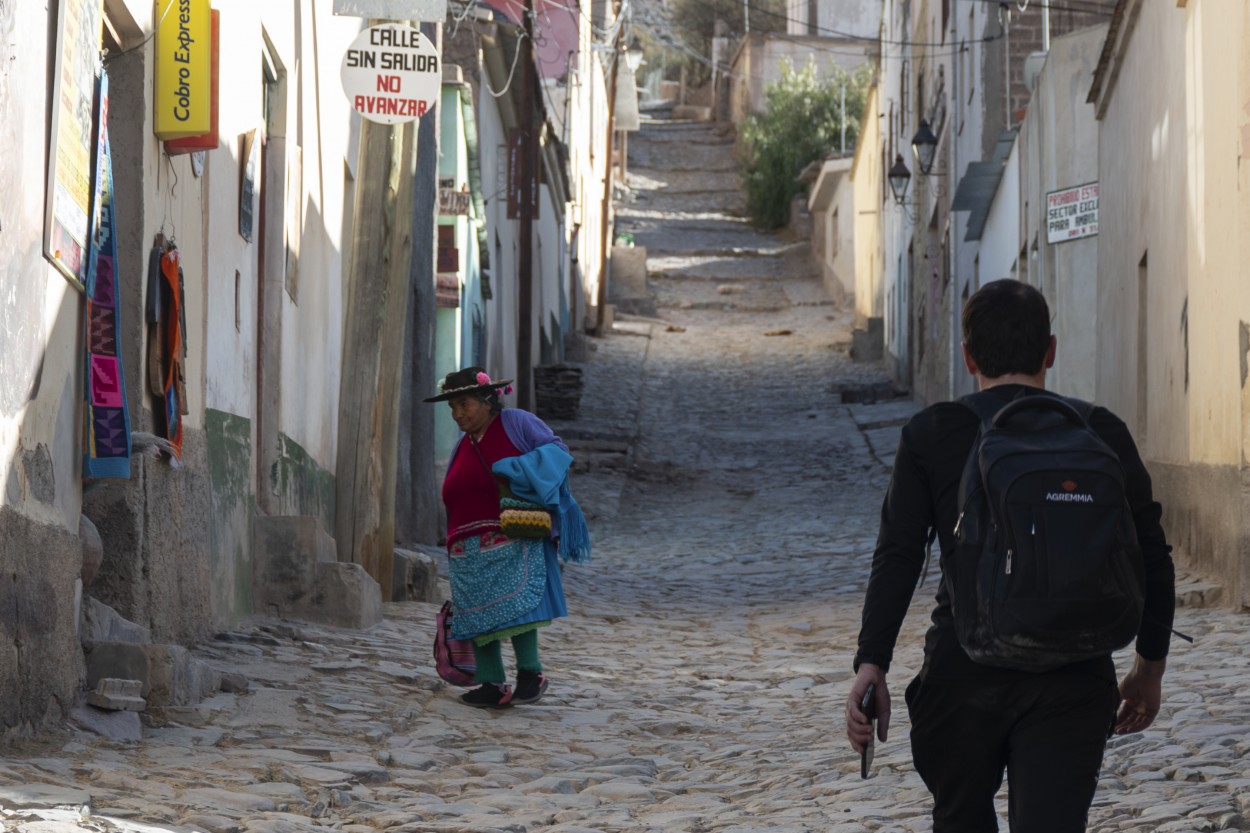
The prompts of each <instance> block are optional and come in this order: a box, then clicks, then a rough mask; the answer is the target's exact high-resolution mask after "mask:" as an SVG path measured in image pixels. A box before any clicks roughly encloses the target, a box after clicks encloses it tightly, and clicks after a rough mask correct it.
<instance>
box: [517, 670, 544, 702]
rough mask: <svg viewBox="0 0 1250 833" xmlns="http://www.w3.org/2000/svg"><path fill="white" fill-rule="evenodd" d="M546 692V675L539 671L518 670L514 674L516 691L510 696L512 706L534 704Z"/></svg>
mask: <svg viewBox="0 0 1250 833" xmlns="http://www.w3.org/2000/svg"><path fill="white" fill-rule="evenodd" d="M546 690H547V675H545V674H543V673H542V672H541V671H526V670H525V669H524V668H519V669H517V672H516V691H515V692H514V693H513V695H512V704H513V705H523V704H525V703H535V702H537V701H538V700H540V699H541V698H542V696H543V692H544V691H546Z"/></svg>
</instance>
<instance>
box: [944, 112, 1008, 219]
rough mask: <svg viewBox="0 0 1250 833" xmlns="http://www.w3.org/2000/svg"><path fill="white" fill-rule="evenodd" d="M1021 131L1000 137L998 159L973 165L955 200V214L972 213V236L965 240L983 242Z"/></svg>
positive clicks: (996, 146) (965, 173)
mask: <svg viewBox="0 0 1250 833" xmlns="http://www.w3.org/2000/svg"><path fill="white" fill-rule="evenodd" d="M1017 132H1018V130H1017V129H1012V130H1008V131H1006V132H1004V133H1002V134H1001V135H999V137H998V144H997V145H995V146H994V156H993V158H992V159H990V160H989V161H988V162H969V163H968V168H967V170H966V171H965V172H964V175H963V178H962V179H960V180H959V186H958V187H957V188H956V189H955V196H954V198H953V199H952V200H951V211H968V212H971V215H970V216H969V217H968V233H967V234H965V235H964V240H965V241H967V240H980V239H981V234H982V232H984V231H985V221H986V219H987V218H988V217H989V214H990V206H991V205H993V204H994V195H995V194H997V193H998V183H999V182H1000V181H1001V180H1002V178H1003V168H1005V167H1006V166H1007V157H1008V156H1010V155H1011V147H1012V145H1014V144H1015V141H1016V134H1017Z"/></svg>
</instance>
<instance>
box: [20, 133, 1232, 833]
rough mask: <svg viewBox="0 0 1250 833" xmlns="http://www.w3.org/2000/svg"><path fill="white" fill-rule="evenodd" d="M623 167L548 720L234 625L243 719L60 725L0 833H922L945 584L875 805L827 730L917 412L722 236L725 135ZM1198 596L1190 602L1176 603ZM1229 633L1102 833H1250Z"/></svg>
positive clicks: (209, 650) (31, 758) (337, 644)
mask: <svg viewBox="0 0 1250 833" xmlns="http://www.w3.org/2000/svg"><path fill="white" fill-rule="evenodd" d="M630 151H631V158H630V185H631V189H630V195H629V196H630V198H629V200H628V201H627V202H625V203H623V204H622V205H621V206H620V210H619V213H618V230H621V231H628V232H630V233H632V234H633V235H634V237H635V239H636V241H637V244H638V245H639V246H645V247H647V250H648V264H649V269H650V273H651V274H650V288H651V291H652V293H653V300H654V303H655V314H654V315H633V316H631V315H622V316H620V317H619V319H618V322H617V324H616V326H615V327H614V330H613V332H612V333H611V334H610V335H608V336H606V337H604V338H599V339H590V342H591V347H592V352H591V354H590V359H589V361H588V362H586V363H585V365H584V373H585V390H584V394H583V399H582V408H581V413H580V415H579V417H578V419H577V420H573V421H568V422H559V423H553V427H555V428H556V430H557V433H559V434H561V435H562V436H563V437H565V438H566V439H567V440H568V441H569V444H570V446H572V448H573V451H574V454H575V456H576V457H577V458H578V463H577V473H576V474H575V477H574V481H573V491H574V494H575V496H576V497H577V498H578V500H579V501H580V503H581V505H582V507H583V509H584V510H585V511H586V515H587V518H588V521H589V523H590V528H591V532H592V535H593V537H594V547H595V553H594V562H593V563H592V564H590V565H588V566H582V567H578V566H570V567H569V568H568V569H567V570H566V571H565V573H564V580H565V587H566V591H567V594H568V601H569V607H570V613H571V615H570V616H569V617H568V618H567V619H563V620H560V621H558V622H557V623H555V624H554V625H553V626H552V627H550V628H548V629H546V630H544V631H543V632H542V637H541V646H542V656H543V662H544V665H545V666H546V672H547V674H548V676H549V677H550V678H551V681H552V683H551V689H550V691H549V692H548V693H547V695H546V696H545V697H544V698H543V700H542V701H541V702H540V703H537V704H534V705H528V706H518V707H516V708H512V709H508V710H501V711H489V710H483V711H479V710H474V709H469V708H466V707H464V706H463V705H461V704H460V703H459V702H458V701H457V699H456V698H457V696H458V695H459V693H460V691H459V690H458V689H454V688H450V687H447V686H445V685H444V684H443V683H442V682H441V681H440V680H439V679H438V677H437V676H436V674H435V672H434V668H433V665H432V662H431V658H430V646H431V642H432V634H433V621H434V614H435V611H436V610H437V605H435V604H424V603H402V604H388V605H387V606H386V609H385V615H386V619H385V621H384V622H383V623H382V624H381V625H379V626H378V627H376V628H374V629H372V630H369V631H367V632H355V631H346V630H336V629H332V628H321V627H313V626H306V625H302V624H298V623H292V622H276V621H259V620H258V621H254V622H249V623H247V624H246V625H245V626H240V627H239V628H238V629H237V630H236V631H235V632H233V633H231V634H223V635H222V636H221V637H220V638H218V639H216V640H214V641H212V642H210V643H207V644H204V645H201V646H198V647H197V648H195V650H194V653H195V654H196V656H198V657H200V658H201V659H204V660H206V661H208V662H210V663H211V664H212V665H213V666H215V667H217V668H220V669H222V670H226V671H232V672H235V673H238V674H241V675H243V676H244V677H246V678H247V680H248V681H249V689H248V690H247V691H245V692H239V693H229V694H227V693H222V694H219V695H218V696H216V697H215V698H213V699H210V700H207V701H205V702H204V703H202V704H201V705H199V706H197V707H194V708H188V709H181V710H179V709H167V710H165V712H164V713H163V714H160V715H153V719H152V720H151V721H150V725H145V727H144V730H143V739H142V740H141V741H124V740H111V739H108V738H107V737H104V736H101V735H99V734H95V733H91V732H87V731H84V730H81V729H75V730H73V731H72V732H71V733H70V734H67V735H66V736H63V737H59V738H55V739H53V740H52V741H50V742H46V743H42V744H40V745H37V746H36V745H31V746H27V747H24V748H19V749H14V750H11V751H10V752H9V753H7V756H6V757H4V758H0V830H3V831H16V830H21V831H28V833H70V831H147V830H179V831H192V830H194V831H203V832H204V833H230V832H231V831H248V832H249V833H288V831H289V833H295V832H296V831H330V830H334V831H344V833H373V831H399V832H400V833H426V832H427V831H428V832H429V833H505V832H506V833H536V831H551V832H552V833H585V832H586V831H601V833H644V832H645V831H656V833H658V832H659V831H664V832H665V833H713V831H714V832H715V833H748V831H769V832H770V833H853V832H855V831H880V832H881V833H886V832H887V831H890V832H892V833H897V832H898V831H908V833H923V832H924V831H929V830H931V824H930V821H929V801H928V794H927V792H926V791H925V789H924V787H923V785H922V784H921V782H920V780H919V778H918V777H917V776H916V775H915V773H914V771H913V769H912V767H911V763H910V755H909V749H908V744H907V728H908V727H907V720H906V715H905V708H904V707H903V705H902V691H903V688H904V686H905V684H906V681H907V680H908V679H910V677H911V675H912V674H913V673H914V672H915V671H916V670H917V668H918V667H919V663H920V660H921V646H922V636H923V632H924V628H925V625H926V623H927V615H928V610H927V606H928V603H929V600H930V599H931V597H932V594H933V592H934V591H935V589H936V575H935V574H931V575H930V577H929V580H928V582H927V583H926V584H925V586H924V587H922V588H921V589H920V590H919V591H918V592H917V596H916V601H915V603H914V604H913V610H912V613H911V615H910V617H909V620H908V624H907V625H906V627H905V629H904V632H903V634H902V636H901V638H900V643H899V650H898V652H897V657H896V662H895V666H894V668H893V672H892V674H891V683H892V690H893V694H894V696H895V712H894V725H893V728H892V731H891V735H890V739H889V741H888V742H886V743H885V744H878V747H877V753H876V763H875V772H876V775H875V777H873V778H871V779H870V780H867V781H864V780H861V779H860V777H859V759H858V756H857V755H855V754H854V753H852V751H851V750H850V748H849V746H848V744H847V741H846V739H845V736H844V734H843V728H842V703H843V700H844V699H845V696H846V691H847V688H848V685H849V680H850V678H851V657H852V655H853V653H854V642H855V637H856V633H857V631H858V623H859V613H860V604H861V601H862V595H863V589H864V586H865V584H866V581H867V577H868V570H869V563H870V560H871V555H872V550H873V545H874V542H875V537H876V525H877V516H878V511H879V508H880V501H881V497H882V494H883V491H884V489H885V487H886V485H887V483H888V480H889V472H890V469H889V466H890V463H891V455H892V453H893V450H894V447H895V445H896V443H897V436H898V430H899V427H900V426H901V425H902V423H903V422H904V421H905V420H906V419H907V417H908V416H909V415H910V414H911V413H912V412H914V410H915V407H916V406H915V405H913V404H912V403H911V402H910V401H908V400H906V399H895V400H889V401H882V402H878V403H875V404H870V403H857V404H844V403H843V401H842V400H843V397H842V391H843V390H844V389H849V390H860V389H880V386H882V385H884V384H885V383H886V381H887V379H886V376H885V374H884V371H883V369H882V368H881V367H879V366H877V365H873V364H860V363H855V362H853V361H852V360H851V358H850V355H849V350H850V344H851V328H852V313H851V311H850V310H849V309H848V308H845V307H844V306H840V305H837V304H834V303H833V302H832V301H830V300H829V298H828V297H827V295H826V293H825V291H824V289H823V287H822V284H821V282H820V281H819V279H818V278H816V277H815V276H814V275H813V274H812V271H811V267H810V266H809V261H808V259H807V254H806V245H805V244H793V243H791V242H789V241H788V240H786V239H785V238H784V237H782V236H774V235H768V234H763V233H761V232H759V231H758V230H756V229H755V228H753V227H752V226H750V225H748V224H747V223H746V222H745V221H744V220H743V219H742V218H741V216H740V214H739V211H740V209H741V205H742V196H741V193H740V190H739V183H738V178H737V174H736V172H735V171H736V165H735V163H734V157H733V146H732V144H731V143H730V139H729V138H728V137H727V136H723V135H721V134H720V133H718V132H717V130H716V129H715V128H714V127H709V126H703V125H692V124H678V123H668V122H660V123H648V124H647V125H646V126H645V127H644V130H643V131H642V133H641V134H638V135H636V136H635V137H634V138H633V139H631V144H630ZM1202 591H1203V587H1202V586H1201V585H1200V584H1197V583H1193V582H1188V581H1186V582H1185V583H1184V586H1183V587H1182V588H1181V591H1180V592H1181V593H1182V601H1183V602H1191V603H1192V602H1194V601H1195V600H1197V599H1198V598H1199V597H1200V595H1201V593H1202ZM1245 625H1246V620H1245V617H1244V616H1242V615H1240V614H1233V613H1229V612H1228V611H1225V610H1221V609H1217V608H1205V607H1198V606H1185V607H1182V608H1180V609H1179V610H1178V615H1177V623H1176V626H1177V628H1178V629H1179V630H1181V631H1184V632H1185V633H1188V634H1191V635H1193V636H1194V637H1196V639H1197V642H1196V644H1195V645H1192V646H1191V645H1188V644H1186V643H1184V642H1181V641H1179V640H1174V642H1173V654H1172V658H1171V660H1170V670H1169V673H1168V676H1167V678H1166V680H1165V690H1164V697H1165V703H1164V710H1163V713H1162V714H1161V716H1160V718H1159V720H1158V722H1157V723H1156V724H1155V726H1154V727H1152V728H1151V729H1150V730H1148V731H1147V732H1145V733H1144V734H1141V735H1136V736H1131V737H1125V738H1118V739H1115V740H1113V741H1112V742H1111V747H1110V749H1109V752H1108V755H1107V759H1106V765H1105V767H1104V775H1103V782H1102V785H1101V788H1100V790H1099V793H1098V795H1097V797H1096V799H1095V803H1094V809H1093V814H1092V816H1091V820H1090V829H1091V830H1094V831H1105V833H1110V832H1111V831H1131V832H1132V833H1147V831H1149V832H1150V833H1154V832H1155V831H1161V832H1162V833H1188V832H1189V831H1195V832H1198V831H1211V830H1243V829H1250V764H1248V763H1247V762H1246V757H1247V754H1248V753H1250V694H1248V693H1247V692H1250V651H1248V650H1247V646H1246V640H1245V637H1244V631H1245ZM504 655H505V659H506V660H508V661H509V662H510V661H511V651H510V650H505V652H504ZM1129 659H1130V658H1129V656H1128V654H1124V655H1121V656H1119V657H1117V661H1118V664H1119V665H1120V666H1121V668H1124V667H1127V664H1128V663H1129ZM1001 807H1002V810H1003V817H1004V821H1003V828H1004V829H1006V822H1005V801H1004V802H1002V805H1001ZM1243 819H1246V820H1243Z"/></svg>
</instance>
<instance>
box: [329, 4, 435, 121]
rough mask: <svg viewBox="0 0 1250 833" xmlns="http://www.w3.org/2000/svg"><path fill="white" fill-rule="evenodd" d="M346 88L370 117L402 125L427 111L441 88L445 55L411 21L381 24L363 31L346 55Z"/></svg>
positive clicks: (355, 106)
mask: <svg viewBox="0 0 1250 833" xmlns="http://www.w3.org/2000/svg"><path fill="white" fill-rule="evenodd" d="M342 78H343V92H345V93H347V99H348V101H350V102H351V104H352V108H353V109H355V110H356V112H358V113H360V115H361V116H363V117H365V118H366V119H369V120H370V121H375V122H380V123H382V124H400V123H402V122H408V121H412V120H413V119H416V118H420V117H421V116H424V115H425V114H426V112H428V111H429V110H430V109H431V108H432V107H433V106H434V105H435V104H437V103H438V97H439V94H440V92H441V91H442V88H443V69H442V60H441V56H440V55H439V53H438V50H437V49H436V48H435V47H434V44H432V43H430V39H429V38H427V37H426V36H425V35H423V34H421V32H420V31H418V30H417V29H414V28H412V27H411V26H404V25H403V24H399V23H383V24H382V25H380V26H372V27H370V28H368V29H366V30H364V31H363V32H361V33H360V35H359V37H357V38H356V40H355V41H353V42H352V45H351V47H349V48H348V50H347V54H346V55H344V56H343V68H342Z"/></svg>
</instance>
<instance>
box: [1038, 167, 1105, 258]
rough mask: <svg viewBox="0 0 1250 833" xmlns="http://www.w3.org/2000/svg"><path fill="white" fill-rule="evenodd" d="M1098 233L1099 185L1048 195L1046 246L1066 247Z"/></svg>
mask: <svg viewBox="0 0 1250 833" xmlns="http://www.w3.org/2000/svg"><path fill="white" fill-rule="evenodd" d="M1097 233H1098V183H1097V182H1091V183H1090V184H1088V185H1078V186H1076V187H1075V188H1065V189H1063V190H1062V191H1052V192H1050V193H1049V194H1047V195H1046V242H1047V243H1065V242H1067V241H1068V240H1079V239H1081V238H1082V237H1092V236H1094V235H1095V234H1097Z"/></svg>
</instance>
